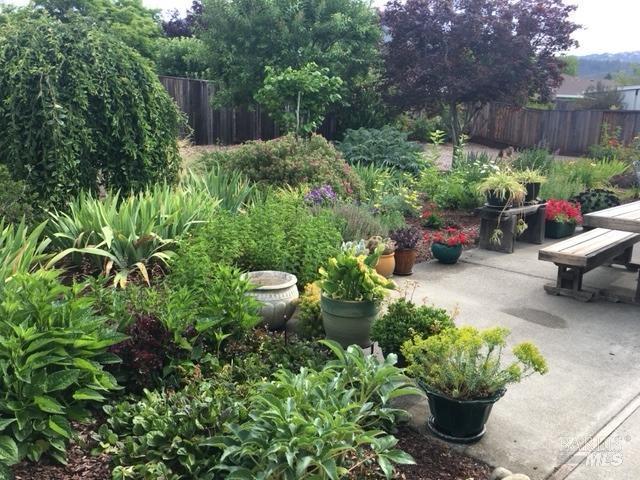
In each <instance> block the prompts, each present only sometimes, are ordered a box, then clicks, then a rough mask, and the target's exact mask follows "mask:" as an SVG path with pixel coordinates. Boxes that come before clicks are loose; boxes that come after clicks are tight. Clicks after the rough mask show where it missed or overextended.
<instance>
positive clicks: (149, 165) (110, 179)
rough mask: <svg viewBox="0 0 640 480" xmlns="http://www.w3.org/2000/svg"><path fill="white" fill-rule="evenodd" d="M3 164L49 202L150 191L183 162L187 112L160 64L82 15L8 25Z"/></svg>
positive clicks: (0, 34) (43, 16)
mask: <svg viewBox="0 0 640 480" xmlns="http://www.w3.org/2000/svg"><path fill="white" fill-rule="evenodd" d="M0 64H2V68H1V69H0V98H2V100H3V101H2V102H1V103H0V131H1V132H2V135H0V163H3V164H6V165H7V167H8V168H9V170H10V171H11V173H12V175H13V176H14V177H15V178H18V179H22V180H24V181H26V182H27V183H28V184H29V185H31V186H32V187H33V188H34V190H35V191H36V192H37V193H38V195H39V198H40V200H41V201H42V202H43V203H48V204H58V205H59V204H62V203H64V202H65V201H67V200H68V199H69V197H70V196H71V195H74V194H76V193H77V192H78V191H80V190H82V189H88V190H92V191H97V190H98V189H99V188H100V187H106V188H114V189H123V190H130V189H140V188H142V187H144V186H145V185H147V184H150V183H153V182H158V181H172V180H173V179H175V178H176V176H177V174H178V170H179V164H180V159H179V154H178V147H177V136H178V131H179V127H180V125H181V122H182V117H181V115H180V113H179V111H178V110H177V107H176V105H175V103H174V102H173V100H172V99H171V98H170V97H169V95H168V94H167V92H166V91H165V89H164V88H163V87H162V85H161V84H160V83H159V81H158V78H157V76H156V74H155V72H154V70H153V68H152V66H151V65H150V64H149V63H148V61H147V60H145V59H144V58H143V57H141V56H140V55H139V54H138V53H137V52H136V51H135V50H133V49H132V48H130V47H128V46H126V45H125V44H124V43H122V42H121V41H120V40H118V39H117V38H115V37H113V36H111V35H110V34H108V33H107V32H105V31H103V30H101V29H99V28H96V27H94V26H93V25H92V24H90V22H89V21H87V20H86V19H83V18H82V17H79V16H78V17H76V18H67V19H66V20H65V21H64V22H63V21H61V20H59V19H56V18H54V17H52V16H50V15H49V14H48V13H46V12H44V11H41V10H36V11H33V10H27V9H24V10H18V11H16V12H13V13H11V14H9V15H7V16H5V18H4V22H3V23H1V24H0Z"/></svg>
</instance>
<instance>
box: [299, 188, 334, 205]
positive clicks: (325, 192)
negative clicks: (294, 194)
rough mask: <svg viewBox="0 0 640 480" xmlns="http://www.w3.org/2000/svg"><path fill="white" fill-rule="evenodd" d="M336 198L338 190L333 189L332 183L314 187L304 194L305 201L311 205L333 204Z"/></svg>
mask: <svg viewBox="0 0 640 480" xmlns="http://www.w3.org/2000/svg"><path fill="white" fill-rule="evenodd" d="M336 199H337V196H336V192H334V191H333V188H331V185H323V186H321V187H318V188H314V189H313V190H311V191H309V193H307V194H306V195H305V196H304V201H305V202H307V203H308V204H309V205H331V204H333V203H334V202H335V201H336Z"/></svg>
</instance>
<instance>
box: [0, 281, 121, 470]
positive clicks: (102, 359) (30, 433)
mask: <svg viewBox="0 0 640 480" xmlns="http://www.w3.org/2000/svg"><path fill="white" fill-rule="evenodd" d="M58 276H59V272H56V271H44V270H38V271H36V272H35V273H32V274H24V273H21V274H17V275H16V276H15V277H13V278H12V279H11V280H10V281H8V282H6V283H5V284H4V285H2V286H0V288H1V289H2V290H1V292H0V298H1V300H0V372H1V375H0V463H5V464H12V463H16V462H18V461H20V460H21V459H23V458H25V457H26V458H28V459H30V460H33V461H36V460H38V459H39V458H40V457H41V456H42V455H43V454H45V453H46V454H48V455H50V456H51V457H53V458H55V459H57V460H59V461H61V462H64V459H65V444H66V442H67V440H69V439H70V438H71V437H72V436H73V431H72V429H71V427H70V424H69V421H70V420H76V419H82V418H84V417H86V416H87V415H88V414H89V412H88V410H87V406H88V405H89V404H90V403H95V402H101V401H103V400H104V399H105V395H106V394H107V393H108V392H109V391H111V390H114V389H116V388H118V387H117V384H116V381H115V379H114V378H113V376H112V375H110V374H109V373H107V372H105V371H104V370H103V365H105V364H108V363H114V362H119V359H118V358H117V357H116V356H115V355H112V354H109V353H107V351H106V350H107V348H108V347H109V346H110V345H112V344H114V343H117V342H119V341H121V340H122V339H123V338H124V336H123V335H121V334H119V333H117V332H115V331H114V330H112V329H110V328H109V327H108V326H107V325H106V322H105V320H104V319H102V318H100V317H97V316H96V315H95V314H94V311H93V309H92V299H91V298H90V297H88V296H83V295H82V294H81V291H82V289H83V286H82V285H73V286H70V287H68V286H64V285H62V284H61V283H60V282H59V280H58Z"/></svg>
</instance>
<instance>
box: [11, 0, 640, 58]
mask: <svg viewBox="0 0 640 480" xmlns="http://www.w3.org/2000/svg"><path fill="white" fill-rule="evenodd" d="M27 1H28V0H0V3H3V2H7V3H13V4H16V5H24V4H26V3H27ZM373 1H374V4H375V5H377V6H383V5H384V4H385V3H386V0H373ZM143 3H144V4H145V5H146V6H147V7H150V8H159V9H162V10H167V9H173V8H176V9H178V10H180V11H182V12H184V11H185V10H186V9H187V8H188V7H189V6H190V5H191V0H143ZM565 3H567V4H572V5H577V6H578V9H577V10H576V11H575V12H574V15H573V21H574V22H576V23H578V24H580V25H582V26H583V29H582V30H579V31H578V32H576V33H575V38H576V40H578V42H579V43H580V46H579V47H578V48H577V49H574V50H573V51H572V52H569V53H572V54H576V55H587V54H591V53H605V52H610V53H618V52H630V51H640V35H638V34H637V31H638V28H640V0H565Z"/></svg>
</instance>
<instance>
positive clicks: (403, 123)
mask: <svg viewBox="0 0 640 480" xmlns="http://www.w3.org/2000/svg"><path fill="white" fill-rule="evenodd" d="M396 124H397V126H398V128H399V129H400V130H402V131H403V132H407V135H408V138H409V140H413V141H416V142H423V143H426V142H429V141H430V140H431V135H432V134H433V132H436V131H446V130H447V129H448V128H449V127H448V125H446V124H445V122H444V121H443V119H442V117H440V116H439V115H438V116H435V117H429V116H427V115H425V114H424V113H418V114H412V113H403V114H402V115H400V117H399V118H398V119H397V121H396Z"/></svg>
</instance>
